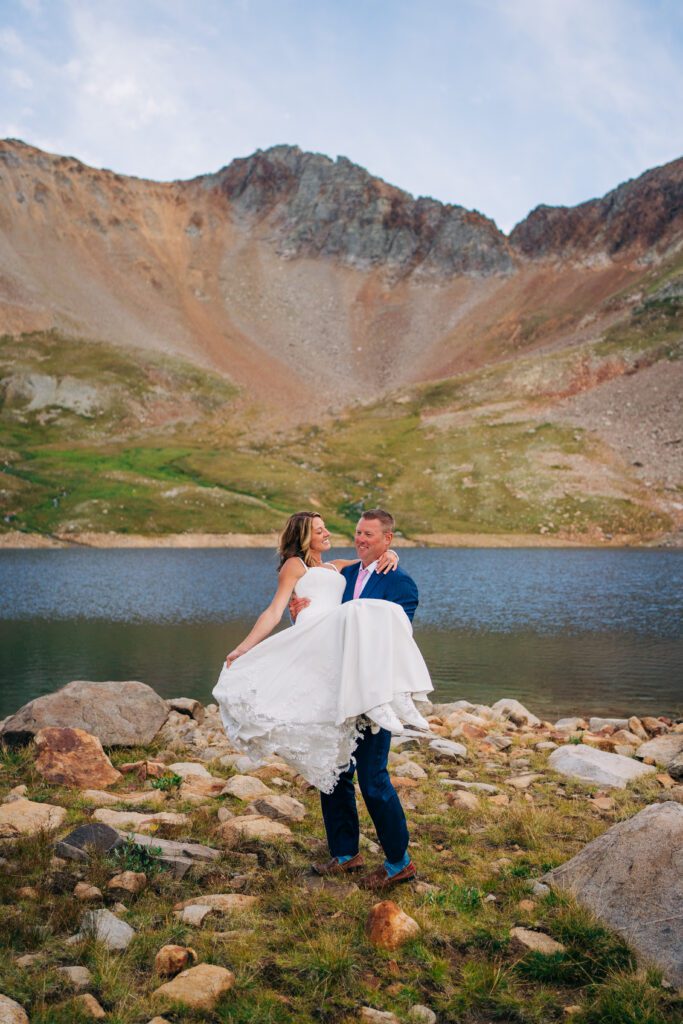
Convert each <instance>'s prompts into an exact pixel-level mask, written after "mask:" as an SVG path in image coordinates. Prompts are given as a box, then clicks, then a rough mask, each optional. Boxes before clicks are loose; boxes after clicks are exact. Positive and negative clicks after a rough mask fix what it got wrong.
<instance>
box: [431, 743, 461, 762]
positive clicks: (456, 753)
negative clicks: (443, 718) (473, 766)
mask: <svg viewBox="0 0 683 1024" xmlns="http://www.w3.org/2000/svg"><path fill="white" fill-rule="evenodd" d="M429 749H430V750H431V751H432V752H433V753H434V755H435V756H436V757H437V759H439V760H442V761H466V760H467V759H468V758H469V754H468V752H467V747H466V746H465V744H464V743H456V742H455V740H445V739H441V738H440V739H437V740H432V741H431V742H430V744H429Z"/></svg>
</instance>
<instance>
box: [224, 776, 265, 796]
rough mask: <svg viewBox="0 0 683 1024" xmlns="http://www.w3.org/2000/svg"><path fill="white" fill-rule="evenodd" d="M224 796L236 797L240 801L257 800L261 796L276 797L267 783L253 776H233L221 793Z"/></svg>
mask: <svg viewBox="0 0 683 1024" xmlns="http://www.w3.org/2000/svg"><path fill="white" fill-rule="evenodd" d="M223 794H226V795H227V796H234V797H236V798H237V799H238V800H255V799H256V797H259V796H275V794H274V793H273V791H272V789H268V786H266V785H265V783H263V782H261V780H260V779H255V778H253V776H251V775H233V777H232V778H231V779H229V781H228V782H227V783H226V785H225V786H224V788H223V790H222V791H221V796H222V795H223Z"/></svg>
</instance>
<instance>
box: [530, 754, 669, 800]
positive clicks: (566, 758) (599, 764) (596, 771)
mask: <svg viewBox="0 0 683 1024" xmlns="http://www.w3.org/2000/svg"><path fill="white" fill-rule="evenodd" d="M548 767H549V768H552V769H553V771H556V772H559V774H560V775H567V776H569V777H570V778H572V779H577V780H578V781H580V782H589V783H594V784H597V785H600V786H613V787H615V788H617V789H624V788H625V787H626V784H627V783H628V782H631V781H632V780H633V779H638V778H641V777H642V776H643V775H649V774H651V773H652V772H654V771H655V769H654V768H652V767H650V766H649V765H643V764H640V763H639V762H638V761H635V760H634V759H633V758H631V757H622V755H621V754H610V753H608V752H607V751H605V750H596V749H595V748H593V747H586V746H583V745H581V744H570V745H567V746H564V747H558V748H557V750H553V752H552V754H550V756H549V758H548Z"/></svg>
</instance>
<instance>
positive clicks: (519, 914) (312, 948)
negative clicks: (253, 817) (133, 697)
mask: <svg viewBox="0 0 683 1024" xmlns="http://www.w3.org/2000/svg"><path fill="white" fill-rule="evenodd" d="M109 753H110V755H111V759H112V762H113V763H114V764H115V765H116V764H121V763H123V762H124V761H135V760H142V759H143V758H145V757H154V756H157V755H159V754H160V753H161V754H162V756H163V751H160V748H159V745H158V744H157V745H152V746H150V747H149V748H142V747H139V748H135V749H132V750H112V751H109ZM520 753H523V754H524V756H525V757H526V758H527V759H528V760H529V761H530V770H532V771H533V770H536V771H540V772H541V773H542V776H541V778H540V779H539V780H538V781H537V782H536V783H534V784H533V786H532V789H531V790H530V795H531V797H532V799H531V802H530V801H528V800H527V799H526V797H525V795H524V794H523V793H517V792H511V793H510V803H509V805H507V806H504V807H499V806H495V805H492V804H490V803H489V802H488V800H487V799H485V798H482V799H481V800H480V806H479V808H478V810H476V811H466V810H462V809H455V808H451V807H450V806H448V805H447V804H445V803H444V799H445V792H444V787H442V786H441V785H440V784H439V778H438V774H437V772H438V771H448V773H449V774H451V775H453V776H454V775H455V774H456V773H457V771H458V769H457V766H447V767H446V768H444V765H443V764H438V765H433V764H430V762H429V761H428V760H427V759H426V757H425V755H424V753H416V754H413V755H411V756H412V757H414V759H415V760H417V761H418V762H420V761H421V762H422V764H423V766H424V767H426V768H427V770H428V775H429V777H428V779H427V780H425V782H424V783H421V784H420V788H419V790H418V791H411V794H414V793H416V792H417V794H418V795H419V800H418V803H417V807H416V809H415V810H413V811H410V812H409V825H410V829H411V834H412V836H413V856H414V858H415V859H416V861H417V862H418V864H419V867H420V877H421V878H422V879H424V880H425V881H427V882H428V883H429V886H430V887H429V888H427V889H425V890H423V891H421V890H420V889H419V888H414V887H412V886H408V887H404V888H402V889H401V890H400V891H397V892H395V893H392V894H391V895H392V898H394V899H395V900H396V901H397V902H398V903H399V904H400V906H401V907H402V908H403V909H404V910H405V911H406V913H408V914H410V915H411V916H412V917H414V918H415V919H416V920H417V921H418V923H419V924H420V927H421V931H420V934H419V935H418V937H417V938H416V939H414V940H413V941H411V942H410V943H408V944H406V945H405V946H403V947H401V948H400V949H398V950H396V951H394V952H387V951H384V950H380V949H377V948H375V947H373V946H372V945H371V944H370V943H369V942H368V940H367V938H366V935H365V920H366V916H367V913H368V910H369V908H370V906H371V905H372V904H373V903H374V902H375V901H376V898H375V897H373V896H371V895H369V894H366V893H364V892H362V891H360V890H353V889H351V890H349V889H348V887H347V886H345V885H342V886H341V887H339V888H334V887H333V888H332V889H323V890H320V889H316V890H310V889H308V887H307V886H306V884H305V881H306V872H307V870H308V865H309V864H310V862H311V861H312V860H315V859H317V858H318V857H319V853H320V849H321V844H322V842H323V836H324V832H323V828H322V822H321V820H320V812H319V802H318V798H317V794H316V793H315V792H314V791H309V790H299V789H298V788H297V787H296V786H295V787H294V789H293V790H292V792H293V793H295V794H296V796H297V797H298V798H299V799H301V800H302V801H303V802H304V804H305V806H306V809H307V816H306V819H305V820H304V822H302V823H300V824H297V825H295V826H293V829H294V832H295V839H294V842H293V843H289V844H287V843H280V844H277V845H275V846H273V847H271V846H268V845H265V844H261V843H257V842H253V841H250V842H246V841H244V842H242V843H240V844H239V845H238V846H237V847H235V848H233V849H231V850H225V851H224V852H223V854H222V856H221V858H220V859H219V860H218V861H215V862H211V863H208V864H206V865H204V866H201V867H198V868H193V869H192V870H191V871H190V872H189V873H188V875H186V876H185V878H184V879H182V880H178V879H175V878H174V877H173V876H172V875H171V874H169V873H168V872H167V871H164V870H162V871H154V870H149V867H150V865H149V864H148V863H147V861H145V863H143V862H142V861H141V860H140V859H139V858H138V853H137V851H136V850H134V849H133V846H132V845H129V847H128V848H127V850H126V852H124V855H123V862H122V863H114V862H113V861H112V860H111V858H108V857H104V856H100V857H93V858H91V860H90V861H89V862H88V864H87V865H81V864H78V863H75V862H67V863H66V864H65V865H63V866H61V867H58V868H56V867H54V866H53V865H52V864H51V856H52V852H53V850H52V843H53V839H54V837H53V836H51V835H49V834H46V833H39V834H38V835H36V836H33V837H27V838H23V839H20V840H18V841H15V842H14V843H12V844H10V845H9V846H7V847H5V849H3V850H2V851H0V853H1V854H2V855H3V856H5V857H6V858H7V860H8V864H7V865H5V869H4V870H3V872H2V873H1V874H0V991H1V992H3V993H4V994H6V995H8V996H10V997H11V998H13V999H16V1000H17V1001H18V1002H20V1003H21V1004H22V1005H24V1006H26V1007H27V1009H28V1010H29V1012H30V1016H31V1020H32V1021H39V1022H41V1024H48V1022H49V1024H55V1022H57V1024H59V1022H64V1024H67V1022H69V1024H71V1022H72V1021H76V1020H78V1017H77V1016H76V1014H75V1010H74V1004H73V1002H72V998H71V993H70V990H69V988H68V985H67V984H66V982H65V979H64V978H63V977H62V976H61V975H60V973H59V971H58V970H57V968H58V967H59V966H60V965H63V964H74V963H81V964H83V965H85V966H87V967H88V969H89V970H90V971H91V973H92V975H93V981H92V984H91V986H90V988H89V991H91V992H92V994H93V995H95V996H96V998H97V999H98V1000H99V1002H100V1003H101V1004H102V1005H103V1006H104V1008H105V1010H106V1011H107V1015H108V1016H107V1019H108V1020H111V1021H114V1022H115V1024H138V1022H140V1021H143V1020H149V1019H151V1017H152V1016H154V1013H155V1012H158V1009H159V1008H158V1006H155V1004H154V1001H153V999H152V992H153V990H154V989H155V988H156V987H157V986H158V985H159V984H160V983H161V981H162V980H163V979H161V978H159V977H158V976H156V975H155V973H154V969H153V964H154V956H155V954H156V952H157V950H158V949H159V948H160V947H161V946H162V945H164V944H166V943H179V944H182V945H189V946H192V947H193V948H194V949H195V950H196V952H197V956H198V959H199V961H200V962H204V963H215V964H219V965H222V966H226V967H228V968H229V969H230V970H232V971H233V972H234V973H235V976H236V984H235V987H234V988H233V989H232V990H231V991H230V992H229V993H227V994H226V996H225V997H224V998H223V999H222V1000H221V1002H220V1003H219V1004H218V1006H217V1007H216V1009H215V1010H214V1011H212V1013H210V1014H206V1013H200V1012H198V1011H192V1012H191V1011H188V1010H183V1009H181V1008H176V1009H175V1010H173V1011H169V1012H168V1014H167V1016H168V1018H169V1019H170V1020H172V1021H173V1022H174V1024H199V1022H209V1021H211V1022H213V1021H219V1022H225V1024H235V1022H242V1021H243V1022H248V1021H249V1022H251V1021H259V1022H261V1021H271V1022H273V1024H289V1022H292V1024H294V1022H296V1024H313V1022H315V1024H321V1022H322V1024H350V1022H351V1021H356V1020H357V1018H358V1010H359V1007H360V1006H362V1005H370V1006H373V1007H375V1008H377V1009H381V1010H387V1011H391V1012H393V1013H395V1014H396V1015H397V1017H398V1019H399V1020H400V1021H407V1020H408V1012H409V1010H410V1008H411V1006H413V1005H415V1004H416V1003H423V1004H426V1005H428V1006H430V1007H431V1008H432V1009H433V1010H434V1012H435V1013H436V1014H437V1016H438V1019H439V1020H443V1021H453V1022H455V1021H458V1022H461V1024H485V1022H489V1021H494V1020H495V1021H517V1022H521V1024H546V1022H549V1021H560V1020H562V1019H564V1016H565V1014H564V1009H563V1008H564V1007H565V1006H568V1005H572V1006H578V1007H580V1010H579V1011H577V1013H576V1014H575V1015H574V1016H573V1018H572V1019H575V1020H579V1021H582V1022H585V1024H607V1022H608V1021H609V1024H675V1022H676V1021H677V1020H678V1019H679V1017H680V1012H681V1000H680V998H679V997H677V996H676V995H675V993H673V992H672V991H671V990H667V989H665V988H663V987H662V982H661V976H660V975H658V974H657V973H656V972H653V971H650V972H645V973H643V971H642V969H641V968H640V967H639V966H638V965H637V964H636V961H635V958H634V956H633V953H632V951H631V950H630V949H629V948H628V947H627V946H626V945H625V944H624V942H623V941H622V940H621V939H620V938H619V937H618V936H617V935H615V934H614V933H612V932H610V931H609V929H607V928H605V927H604V926H603V925H602V924H601V923H600V922H599V921H598V920H597V919H595V918H594V917H593V916H592V915H591V914H590V913H589V912H588V911H586V910H585V909H583V908H582V907H580V906H579V905H578V904H576V903H575V901H574V900H573V899H572V898H570V897H569V896H566V895H564V894H561V893H560V894H557V893H554V892H550V893H549V894H548V895H546V896H544V897H534V899H533V903H534V906H533V909H531V910H529V909H527V910H524V909H521V908H520V906H519V904H520V901H521V900H524V899H527V900H528V899H529V897H530V894H531V881H532V880H533V879H535V878H539V877H540V876H541V875H542V874H543V873H544V872H545V871H546V870H547V869H548V868H549V867H552V866H553V865H554V864H557V863H561V862H563V861H564V860H566V859H567V858H569V857H571V856H572V855H573V854H574V853H576V852H577V851H578V850H579V849H580V848H581V847H582V846H583V844H584V843H586V842H588V841H590V839H592V838H594V837H595V836H597V835H599V834H601V833H602V832H603V831H604V830H605V829H606V828H607V827H609V825H611V824H613V823H614V822H615V821H618V820H622V819H624V818H627V817H629V816H631V815H632V814H634V813H636V812H637V810H639V809H640V808H641V807H643V806H645V805H646V804H648V803H651V802H653V800H655V799H657V794H658V792H659V787H658V784H657V783H656V782H652V781H650V779H647V780H645V781H642V782H640V783H638V784H637V785H634V786H632V787H629V789H628V790H625V791H617V792H616V793H615V794H614V809H613V810H612V811H611V812H609V813H607V814H605V813H602V814H601V813H599V812H598V811H597V810H596V809H594V808H593V806H592V805H591V804H589V802H588V799H587V797H588V796H589V795H590V793H591V787H582V786H578V785H574V784H571V783H564V784H562V785H558V784H557V783H556V782H555V781H553V779H552V778H551V776H550V775H548V774H547V773H546V771H545V768H544V765H545V761H544V757H543V755H541V754H540V753H538V752H536V751H535V750H533V749H528V748H527V747H524V746H521V744H520V742H519V741H518V739H515V741H514V743H513V747H512V748H511V750H510V752H506V753H499V754H495V755H491V754H490V755H487V758H486V760H487V762H490V767H484V765H483V763H482V761H481V759H478V760H475V761H474V762H473V763H475V764H476V765H477V769H476V770H477V778H478V779H480V781H488V782H493V783H495V784H497V785H499V786H500V785H501V782H500V779H501V775H500V772H501V771H505V772H509V770H510V761H511V759H512V760H514V758H515V757H516V756H519V754H520ZM472 755H473V756H474V757H475V758H476V757H477V754H476V750H475V748H474V747H473V748H472ZM186 756H191V754H190V752H189V751H182V750H178V751H174V752H173V754H172V759H173V760H175V759H181V760H182V759H184V758H185V757H186ZM34 758H35V752H34V749H33V746H32V745H29V746H27V747H24V748H8V747H6V746H2V745H0V799H1V798H2V797H3V796H4V795H5V794H6V793H7V792H8V791H9V789H10V788H12V787H13V786H16V785H20V784H25V785H26V786H27V787H28V796H29V798H30V799H33V800H42V801H49V802H54V803H59V804H61V805H62V806H64V807H66V808H67V809H68V811H69V823H68V825H69V827H72V826H73V825H76V824H79V823H82V822H84V821H87V820H89V817H90V815H91V813H92V805H88V804H87V803H86V802H85V801H83V800H82V798H81V796H80V794H79V793H78V792H77V791H74V790H69V789H68V788H66V787H60V786H50V785H48V784H47V783H45V781H44V780H43V779H42V778H41V777H40V776H39V775H38V774H37V773H36V771H35V769H34V767H33V764H34ZM496 765H499V770H494V769H495V768H496ZM211 771H212V772H213V773H214V774H216V775H221V776H223V777H229V776H230V775H231V774H232V773H233V769H232V768H226V767H223V766H220V765H219V764H218V763H216V764H212V765H211ZM142 785H143V784H142V783H141V782H140V781H139V780H138V779H133V778H131V777H130V776H126V777H125V778H124V779H122V780H121V781H120V782H118V783H117V784H116V785H115V786H113V787H111V791H112V792H114V793H116V792H125V791H126V790H129V789H139V788H141V786H142ZM146 785H147V787H148V788H149V789H150V792H153V789H152V782H151V780H148V782H147V783H146ZM223 803H225V804H226V805H227V806H228V807H230V808H231V809H232V810H233V811H235V812H237V813H239V812H240V811H241V810H243V806H242V805H240V804H239V802H238V801H236V800H234V799H233V798H231V797H222V798H218V799H212V800H208V801H207V803H205V804H202V805H198V806H192V805H185V804H183V802H182V800H181V799H180V798H179V797H178V796H177V791H176V790H175V789H174V788H173V789H171V791H170V792H169V796H168V800H167V803H166V805H165V806H166V808H167V809H169V810H181V809H185V810H187V812H188V813H189V814H190V816H191V820H192V825H191V827H190V828H189V829H179V828H178V827H169V826H162V827H160V828H159V830H158V832H157V834H158V835H159V836H160V837H163V838H181V837H182V836H183V835H185V836H187V837H188V838H191V839H192V840H193V841H196V842H207V843H209V844H212V845H219V846H220V843H217V839H216V834H215V828H216V825H217V817H216V816H217V811H218V808H219V807H220V806H221V804H223ZM361 828H362V831H363V834H364V835H368V836H372V835H373V831H372V824H371V822H370V820H369V818H368V817H367V814H366V812H365V810H364V808H361ZM62 831H65V830H62ZM129 857H130V858H131V859H128V858H129ZM370 859H371V860H372V857H371V858H370ZM122 867H126V868H130V869H132V870H140V869H142V870H146V871H147V874H148V885H147V888H146V889H145V890H143V892H141V893H140V894H139V895H137V896H130V897H128V896H127V897H126V898H125V900H124V902H125V904H126V907H127V910H126V911H125V912H124V913H123V918H124V920H126V921H128V922H129V923H130V924H131V925H132V927H133V928H134V929H135V932H136V934H135V938H134V940H133V942H132V943H131V944H130V946H129V947H128V949H127V950H126V951H125V952H122V953H110V952H108V951H107V950H106V949H105V948H104V947H103V946H102V945H101V944H100V943H98V942H96V941H94V940H92V939H87V940H85V941H83V942H81V943H80V944H78V945H76V946H71V947H69V946H67V945H65V943H64V939H65V937H66V936H68V935H70V934H73V933H75V932H76V931H77V930H78V928H79V925H80V920H81V917H82V914H83V911H84V909H86V907H85V906H84V905H83V904H82V903H80V902H79V901H78V900H77V899H76V897H75V896H74V894H73V888H74V885H75V883H76V881H77V880H78V879H79V878H81V879H82V880H85V881H88V882H90V883H91V884H94V885H97V886H98V887H99V888H100V889H101V890H102V892H103V894H104V896H103V899H102V901H100V902H99V903H95V904H93V906H103V905H104V906H111V905H112V904H113V903H114V902H115V901H116V900H117V899H119V898H120V896H119V895H115V894H113V893H110V892H109V891H108V890H107V881H108V880H109V878H111V876H112V875H113V874H114V873H116V872H117V871H118V870H120V869H121V868H122ZM238 879H239V884H238ZM20 885H29V886H33V887H34V888H35V889H36V890H37V898H36V899H30V898H21V899H18V898H17V895H16V890H17V888H18V887H19V886H20ZM235 888H238V889H239V891H243V892H246V893H248V894H251V895H255V896H257V897H258V902H257V903H256V904H255V906H254V907H253V908H251V909H249V910H247V911H245V912H243V913H239V914H234V915H230V917H223V916H215V915H214V916H212V917H210V918H209V919H208V921H207V922H206V923H205V925H204V927H203V928H202V929H193V928H190V927H189V926H187V925H185V924H183V923H182V922H181V921H179V920H178V919H176V918H175V917H174V916H173V913H172V911H173V907H174V905H175V904H176V903H177V902H178V901H180V900H182V899H188V898H191V897H193V896H197V895H201V894H202V893H203V892H225V891H231V890H234V889H235ZM519 924H521V925H524V926H525V927H532V928H538V929H540V930H541V931H544V932H546V933H547V934H549V935H551V936H552V937H553V938H555V939H557V940H558V941H559V942H561V943H563V945H564V946H565V952H564V953H562V954H559V955H554V956H550V957H544V956H539V955H538V954H531V953H524V951H523V950H520V948H518V947H516V946H515V944H514V942H513V941H512V940H511V937H510V930H511V928H512V927H513V926H515V925H519ZM223 931H229V932H231V934H230V936H228V937H226V936H223V935H222V934H221V933H222V932H223ZM26 952H41V953H42V954H43V959H42V961H41V963H40V964H38V965H36V966H34V967H30V968H20V967H18V966H17V964H16V962H15V959H16V957H17V956H20V955H21V954H23V953H26Z"/></svg>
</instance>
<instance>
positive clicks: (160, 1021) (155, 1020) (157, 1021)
mask: <svg viewBox="0 0 683 1024" xmlns="http://www.w3.org/2000/svg"><path fill="white" fill-rule="evenodd" d="M148 1024H171V1021H170V1020H167V1019H166V1017H159V1016H156V1017H152V1019H151V1020H150V1021H148Z"/></svg>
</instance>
